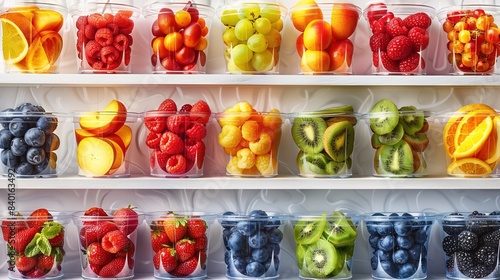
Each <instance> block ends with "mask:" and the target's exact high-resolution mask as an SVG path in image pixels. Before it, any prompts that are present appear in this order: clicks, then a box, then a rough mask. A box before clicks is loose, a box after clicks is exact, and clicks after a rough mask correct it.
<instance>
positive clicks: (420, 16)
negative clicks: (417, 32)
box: [403, 12, 432, 29]
mask: <svg viewBox="0 0 500 280" xmlns="http://www.w3.org/2000/svg"><path fill="white" fill-rule="evenodd" d="M403 23H404V25H405V26H406V27H408V29H411V28H412V27H420V28H423V29H427V28H428V27H429V26H431V23H432V19H431V18H430V17H429V15H427V14H426V13H423V12H418V13H415V14H411V15H409V16H407V17H406V18H405V19H404V20H403Z"/></svg>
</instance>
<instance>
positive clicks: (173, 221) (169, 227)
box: [162, 214, 187, 242]
mask: <svg viewBox="0 0 500 280" xmlns="http://www.w3.org/2000/svg"><path fill="white" fill-rule="evenodd" d="M162 223H163V230H164V231H165V233H166V234H167V236H168V239H169V240H170V241H171V242H177V241H178V240H181V239H183V238H184V236H185V235H186V232H187V222H186V220H185V219H183V218H182V217H180V216H177V215H174V214H170V215H169V216H167V217H165V220H163V222H162Z"/></svg>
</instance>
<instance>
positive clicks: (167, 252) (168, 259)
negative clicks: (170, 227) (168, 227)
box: [153, 247, 178, 272]
mask: <svg viewBox="0 0 500 280" xmlns="http://www.w3.org/2000/svg"><path fill="white" fill-rule="evenodd" d="M160 263H161V264H162V265H163V269H165V271H166V272H171V271H173V270H174V269H175V268H176V267H177V264H178V260H177V254H176V252H175V250H174V249H173V248H167V247H163V248H161V249H160V250H159V251H158V252H156V253H155V255H154V256H153V265H154V267H155V269H156V270H158V269H160Z"/></svg>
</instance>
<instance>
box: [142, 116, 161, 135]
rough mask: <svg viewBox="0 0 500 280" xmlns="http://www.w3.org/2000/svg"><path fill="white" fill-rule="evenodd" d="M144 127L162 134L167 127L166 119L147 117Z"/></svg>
mask: <svg viewBox="0 0 500 280" xmlns="http://www.w3.org/2000/svg"><path fill="white" fill-rule="evenodd" d="M144 125H146V127H147V128H148V130H149V131H152V132H157V133H162V132H163V131H165V128H166V127H167V123H166V118H162V117H146V118H144Z"/></svg>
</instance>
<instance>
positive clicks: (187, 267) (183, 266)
mask: <svg viewBox="0 0 500 280" xmlns="http://www.w3.org/2000/svg"><path fill="white" fill-rule="evenodd" d="M197 266H198V258H197V256H194V257H192V258H190V259H189V260H187V261H185V262H181V263H180V264H179V265H178V266H177V268H176V269H175V270H174V271H173V274H177V275H181V276H187V275H190V274H191V273H193V271H194V270H195V269H196V267H197Z"/></svg>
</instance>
